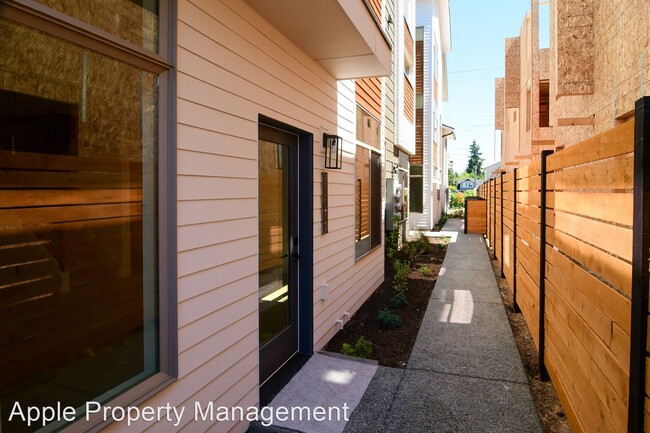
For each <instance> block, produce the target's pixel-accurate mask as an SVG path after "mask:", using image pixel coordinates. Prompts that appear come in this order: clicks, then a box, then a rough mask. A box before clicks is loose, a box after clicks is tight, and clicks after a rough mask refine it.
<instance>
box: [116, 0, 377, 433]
mask: <svg viewBox="0 0 650 433" xmlns="http://www.w3.org/2000/svg"><path fill="white" fill-rule="evenodd" d="M178 13H179V17H178V49H177V59H178V68H177V69H178V73H177V90H178V100H177V111H178V113H177V119H178V125H177V148H178V153H177V164H178V166H177V171H178V177H177V189H178V203H177V215H178V221H177V222H178V232H177V234H178V276H179V278H178V302H179V303H178V326H179V329H178V337H179V379H178V381H177V382H176V383H174V384H172V385H170V386H168V387H166V388H165V389H163V390H162V391H161V392H159V393H157V394H156V395H155V396H153V397H152V398H151V399H149V401H147V402H145V404H147V405H163V404H166V403H167V402H169V403H170V404H172V405H175V406H178V407H186V417H185V419H186V420H189V418H188V417H187V413H192V414H193V410H194V408H193V404H194V402H195V401H200V402H202V403H203V404H207V403H208V402H209V401H214V402H215V403H216V404H218V405H225V406H234V405H240V406H250V405H255V404H257V402H258V398H259V397H258V374H259V373H258V362H259V359H258V358H259V353H258V338H259V334H258V322H259V319H258V310H257V309H258V300H257V291H258V287H257V286H258V276H257V271H258V237H257V230H258V220H257V211H258V204H257V194H258V191H257V188H258V186H257V154H258V147H257V146H258V145H257V134H258V116H259V115H260V114H262V115H264V116H268V117H271V118H274V119H276V120H279V121H281V122H285V123H287V124H290V125H293V126H295V127H297V128H300V129H303V130H305V131H307V132H310V133H312V134H313V136H314V156H313V161H314V168H315V170H314V180H315V182H314V210H313V212H314V283H313V289H314V301H313V302H314V342H315V343H314V348H315V349H320V348H321V347H322V346H323V345H324V344H325V343H326V342H327V340H328V339H329V338H331V336H332V335H333V334H334V333H335V332H336V331H337V327H336V326H335V322H336V320H337V319H339V318H341V316H342V314H343V313H344V312H346V311H349V312H351V313H354V311H355V310H356V308H358V306H359V305H360V304H361V303H362V302H363V300H365V299H366V298H367V297H368V296H369V295H370V294H371V293H372V291H373V290H374V289H375V288H376V287H377V285H378V284H379V282H380V281H381V279H382V277H383V250H382V248H378V249H376V250H375V251H373V252H372V253H371V254H369V255H367V256H366V257H364V258H362V259H361V260H359V261H355V257H354V179H355V175H354V170H355V167H354V155H355V135H354V134H355V131H356V125H355V121H356V120H355V115H356V102H355V85H354V82H353V81H336V80H335V79H334V78H333V77H332V76H331V75H329V74H328V73H327V72H326V71H325V70H323V69H322V68H321V67H320V66H319V65H317V64H316V63H315V62H314V61H313V60H312V59H310V58H309V57H308V56H307V55H305V54H304V53H303V52H302V51H300V50H299V49H297V48H296V47H295V46H293V45H292V44H291V42H289V41H288V40H286V38H285V37H284V36H283V35H282V34H281V33H280V32H279V31H278V30H277V29H275V28H273V27H272V26H271V25H269V24H268V23H267V22H266V21H265V20H264V19H263V18H261V17H260V16H259V15H257V14H256V13H255V12H254V11H253V10H252V9H250V8H249V6H248V5H247V4H246V3H245V2H243V1H241V0H221V1H218V0H179V4H178ZM323 132H328V133H334V134H337V135H341V136H342V137H343V138H344V161H343V168H342V169H341V170H330V171H329V206H330V207H329V223H330V233H328V234H326V235H321V234H320V224H321V209H320V198H321V197H320V188H321V185H320V171H322V169H323V168H322V167H323V154H322V150H321V148H320V146H321V140H322V133H323ZM324 282H328V283H329V288H330V289H329V291H330V293H329V297H328V299H327V300H326V301H320V290H319V287H320V285H321V284H322V283H324ZM169 428H170V426H169V425H168V424H167V423H164V422H163V423H156V424H148V423H144V422H140V423H137V424H136V425H135V426H132V428H131V429H129V431H143V430H147V431H151V432H156V431H161V432H162V431H169ZM122 429H126V426H125V425H123V424H121V423H114V424H112V425H111V426H110V428H109V431H110V430H115V431H119V430H122ZM245 429H246V423H214V424H213V423H194V424H190V423H186V424H183V425H182V426H180V427H179V428H178V430H179V431H183V432H194V431H197V432H198V431H201V432H204V431H214V432H228V431H233V432H235V431H236V432H242V431H245Z"/></svg>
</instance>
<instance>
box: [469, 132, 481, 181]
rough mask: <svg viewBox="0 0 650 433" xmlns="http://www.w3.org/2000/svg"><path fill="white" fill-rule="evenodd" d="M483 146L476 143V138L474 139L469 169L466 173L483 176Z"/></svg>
mask: <svg viewBox="0 0 650 433" xmlns="http://www.w3.org/2000/svg"><path fill="white" fill-rule="evenodd" d="M481 155H482V153H481V148H480V147H479V145H478V144H476V140H474V141H472V145H471V146H470V147H469V161H468V162H467V170H465V173H471V174H475V175H476V177H477V178H480V179H482V178H483V161H485V159H483V158H481Z"/></svg>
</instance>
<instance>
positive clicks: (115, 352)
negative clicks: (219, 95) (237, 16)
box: [0, 0, 174, 433]
mask: <svg viewBox="0 0 650 433" xmlns="http://www.w3.org/2000/svg"><path fill="white" fill-rule="evenodd" d="M25 3H26V7H25V8H23V9H21V11H20V13H18V14H16V13H15V11H13V12H12V14H11V16H12V17H14V18H16V19H17V20H18V21H12V20H9V19H6V18H3V17H2V16H4V12H7V10H8V8H9V7H10V6H8V7H7V8H6V9H1V8H0V390H1V393H0V414H1V420H0V431H2V432H3V433H5V432H20V431H28V430H31V429H29V428H28V427H27V425H26V424H25V423H23V422H22V421H20V420H16V419H14V420H12V421H11V422H8V417H9V415H10V413H11V411H12V408H13V407H14V405H15V403H16V402H18V403H19V404H20V406H21V407H22V408H24V410H26V408H27V407H28V406H38V407H44V406H52V407H56V405H57V404H60V405H61V406H72V407H74V408H77V417H81V416H82V415H83V410H84V407H85V403H86V402H88V401H97V402H100V403H106V402H108V401H111V404H113V405H125V404H130V403H133V402H135V401H137V399H138V398H141V397H142V396H143V393H144V392H147V391H148V390H150V389H151V388H152V386H155V385H156V384H161V383H163V382H164V381H166V380H168V379H169V377H170V376H171V375H173V374H174V373H173V367H172V366H171V363H170V361H169V357H168V356H166V355H167V353H168V352H167V349H168V347H169V340H167V339H166V337H167V336H168V333H166V331H165V332H162V331H161V329H167V325H168V324H169V322H168V321H167V317H166V316H165V315H164V314H163V315H161V313H160V312H161V311H162V309H163V308H162V307H166V306H167V303H168V302H169V300H170V299H169V293H170V292H169V285H168V283H167V281H168V278H169V275H168V274H167V273H166V272H167V268H168V267H169V266H170V264H169V263H168V262H167V261H166V260H165V261H161V259H164V258H165V256H164V255H163V254H159V251H166V250H167V249H168V248H169V246H170V245H169V243H168V239H167V237H166V236H160V234H159V227H161V226H163V225H164V224H165V223H166V222H168V219H167V218H168V215H167V213H166V212H161V209H163V207H162V206H163V204H166V203H167V200H168V198H169V197H168V196H167V194H168V193H167V191H166V190H160V189H159V184H162V181H163V180H164V176H166V175H167V174H163V175H162V177H161V176H160V175H159V173H160V170H159V169H158V167H159V166H160V165H161V164H166V163H167V158H168V157H167V156H166V153H165V152H166V150H167V145H166V144H165V143H166V139H167V137H166V133H165V132H164V128H161V127H160V122H159V117H160V116H163V115H166V113H167V111H166V104H161V103H160V101H161V100H162V99H161V96H164V95H167V91H166V90H164V89H165V87H164V86H161V85H160V83H165V82H169V77H168V72H167V71H166V69H165V68H164V67H161V66H160V63H161V62H160V60H159V59H160V58H159V57H157V56H156V55H155V54H153V53H154V52H158V46H159V45H158V40H159V38H158V28H159V25H158V20H157V13H158V8H157V2H144V3H146V4H147V5H148V9H147V8H145V7H143V6H142V4H143V2H139V3H140V5H139V6H138V2H131V1H130V0H122V1H119V0H116V1H115V2H113V3H115V4H116V5H117V6H116V7H115V8H114V10H116V11H119V12H120V13H121V14H123V15H124V16H123V17H122V18H121V19H120V18H119V17H118V18H115V17H114V16H113V15H111V13H110V11H108V10H107V11H104V12H103V13H102V14H100V16H102V17H104V18H103V19H102V20H99V19H98V18H94V19H95V20H96V21H97V22H93V21H92V19H91V18H93V16H92V14H90V12H89V11H88V10H89V9H90V4H89V3H87V2H85V1H84V2H82V1H68V2H63V3H64V4H65V5H66V8H65V9H64V10H59V12H64V13H66V14H67V15H69V16H68V17H64V20H65V21H66V23H67V24H68V25H67V26H65V27H61V28H57V27H56V25H54V24H51V25H49V26H47V28H48V29H50V30H52V29H54V30H52V31H53V33H55V34H56V36H55V35H54V34H50V33H46V32H43V31H40V30H37V29H35V28H34V27H31V25H32V24H35V25H37V24H38V20H43V19H44V18H43V16H44V14H45V15H46V14H48V13H49V14H52V15H58V13H57V12H56V11H54V10H51V9H49V8H48V7H43V6H41V5H38V4H36V5H34V4H33V3H32V2H25ZM39 3H43V4H45V5H48V6H49V3H50V2H47V1H39ZM51 3H52V5H53V6H52V7H55V8H57V6H56V5H59V4H63V3H62V2H51ZM154 3H155V5H154ZM120 5H121V7H118V6H120ZM32 6H33V7H34V9H31V7H32ZM153 6H155V7H153ZM3 7H4V6H3ZM93 11H94V12H97V13H99V12H101V11H96V10H95V9H93ZM35 12H37V13H35ZM58 16H60V15H58ZM71 17H72V18H71ZM128 17H131V18H132V20H131V21H129V20H127V19H126V18H128ZM77 18H78V19H81V20H83V21H87V22H90V24H93V25H97V27H99V28H101V29H102V30H104V31H110V30H111V29H113V28H117V27H119V29H120V31H119V32H117V31H116V32H115V34H116V36H118V37H119V38H121V39H124V42H123V45H124V46H125V47H127V48H128V47H143V48H145V49H147V50H149V51H151V52H152V55H151V59H149V58H147V55H146V53H145V51H142V50H141V51H142V52H143V53H144V54H140V55H138V56H139V57H138V56H134V55H133V52H134V50H133V48H130V49H129V50H126V49H125V54H124V56H121V49H120V48H119V44H117V45H116V44H114V43H113V44H110V46H104V45H103V43H102V42H98V39H97V38H92V37H88V36H87V34H84V32H81V31H79V32H77V31H76V30H75V29H76V28H78V27H76V26H78V25H79V23H78V21H77ZM112 18H114V19H115V20H117V22H120V23H121V25H120V26H117V27H113V26H112V25H111V24H110V23H109V22H108V21H109V20H110V19H112ZM45 20H47V18H45ZM100 24H102V25H100ZM39 27H41V26H39ZM131 27H133V29H132V31H131V30H130V29H131ZM85 28H86V29H87V28H88V27H85ZM101 33H102V32H99V31H98V34H100V35H101ZM138 35H139V36H138ZM127 51H128V54H127ZM136 52H137V50H136ZM135 57H138V59H139V60H138V61H134V58H135ZM156 64H157V65H156ZM147 65H156V66H151V67H147ZM161 88H162V89H163V90H160V89H161ZM161 105H162V106H161ZM161 336H162V337H161ZM163 337H164V338H163ZM93 422H94V423H96V422H101V421H100V420H93ZM48 427H50V428H58V427H60V425H58V424H56V425H51V426H48ZM90 427H92V424H84V428H90ZM32 429H33V427H32Z"/></svg>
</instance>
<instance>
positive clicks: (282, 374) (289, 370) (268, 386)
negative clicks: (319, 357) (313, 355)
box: [260, 353, 310, 407]
mask: <svg viewBox="0 0 650 433" xmlns="http://www.w3.org/2000/svg"><path fill="white" fill-rule="evenodd" d="M309 358H310V356H309V355H303V354H301V353H296V354H295V355H293V356H292V357H291V359H289V361H287V362H286V363H285V364H284V365H283V366H282V367H281V368H280V369H279V370H278V371H277V372H275V374H273V376H271V377H270V378H269V380H267V381H266V382H265V383H264V385H262V387H261V388H260V407H264V406H268V404H269V403H271V401H272V400H273V398H275V396H276V395H278V394H279V393H280V391H282V388H284V387H285V385H286V384H287V383H289V381H290V380H291V379H292V378H293V376H295V375H296V373H298V371H299V370H300V369H301V368H302V366H303V365H305V364H306V363H307V361H309Z"/></svg>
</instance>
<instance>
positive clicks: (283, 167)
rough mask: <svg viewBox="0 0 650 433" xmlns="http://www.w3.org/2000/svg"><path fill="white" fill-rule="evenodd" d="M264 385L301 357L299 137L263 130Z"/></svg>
mask: <svg viewBox="0 0 650 433" xmlns="http://www.w3.org/2000/svg"><path fill="white" fill-rule="evenodd" d="M258 173H259V177H258V192H259V194H258V197H259V211H258V216H259V292H258V294H259V332H260V383H264V381H265V380H266V379H268V378H269V377H270V376H271V375H272V374H273V373H274V372H275V371H276V370H277V369H278V368H280V367H281V366H282V364H284V363H285V362H286V361H287V360H288V359H289V358H291V356H293V355H294V354H295V353H296V352H297V351H298V264H299V260H300V256H299V253H298V136H297V135H296V134H293V133H290V132H287V131H283V130H281V129H277V128H274V127H271V126H266V125H263V124H260V126H259V166H258Z"/></svg>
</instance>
